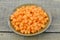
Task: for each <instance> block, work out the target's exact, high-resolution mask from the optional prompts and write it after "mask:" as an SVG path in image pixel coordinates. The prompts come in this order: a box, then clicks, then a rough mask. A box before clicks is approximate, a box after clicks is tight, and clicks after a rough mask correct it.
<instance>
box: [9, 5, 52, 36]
mask: <svg viewBox="0 0 60 40" xmlns="http://www.w3.org/2000/svg"><path fill="white" fill-rule="evenodd" d="M23 5H36V4H23ZM23 5H20V6H23ZM20 6H18V7H17V8H19V7H20ZM36 6H40V5H36ZM40 7H41V6H40ZM17 8H15V9H14V10H13V12H14V11H16V9H17ZM43 10H44V9H43ZM44 11H45V10H44ZM45 12H46V11H45ZM46 13H47V12H46ZM47 15H48V18H49V22H48V24H47V25H46V27H45V28H43V29H41V30H40V31H38V32H36V33H33V34H22V33H19V32H17V31H16V30H15V29H14V28H13V27H12V25H11V23H10V16H9V20H8V25H9V27H10V28H11V30H12V31H13V32H15V33H16V34H19V35H23V36H34V35H38V34H41V33H43V32H44V31H45V30H47V29H48V27H49V26H50V24H51V20H52V17H51V14H50V13H47Z"/></svg>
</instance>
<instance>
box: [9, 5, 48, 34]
mask: <svg viewBox="0 0 60 40" xmlns="http://www.w3.org/2000/svg"><path fill="white" fill-rule="evenodd" d="M48 21H49V18H48V15H47V13H46V12H45V11H44V10H43V9H42V8H41V7H38V6H36V5H26V6H21V7H19V8H17V9H16V11H14V12H13V14H12V15H11V16H10V22H11V24H12V26H13V28H14V29H15V30H16V31H17V32H20V33H22V34H33V33H36V32H38V31H40V30H41V29H43V28H45V27H46V24H47V23H48Z"/></svg>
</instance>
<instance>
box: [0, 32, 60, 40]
mask: <svg viewBox="0 0 60 40" xmlns="http://www.w3.org/2000/svg"><path fill="white" fill-rule="evenodd" d="M0 40H60V33H43V34H41V35H36V36H32V37H24V36H21V35H16V34H14V33H0Z"/></svg>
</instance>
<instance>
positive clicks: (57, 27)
mask: <svg viewBox="0 0 60 40" xmlns="http://www.w3.org/2000/svg"><path fill="white" fill-rule="evenodd" d="M24 3H37V4H40V5H41V6H42V7H43V8H44V9H46V11H48V12H49V13H51V15H52V23H51V25H50V27H49V28H48V29H47V30H46V31H45V32H44V33H42V34H39V35H36V36H32V37H25V36H20V35H17V34H15V33H14V32H13V31H12V30H11V29H10V28H9V25H8V18H9V15H10V14H11V12H12V11H13V9H14V8H16V7H17V6H19V5H21V4H24ZM0 40H60V1H59V0H0Z"/></svg>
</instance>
